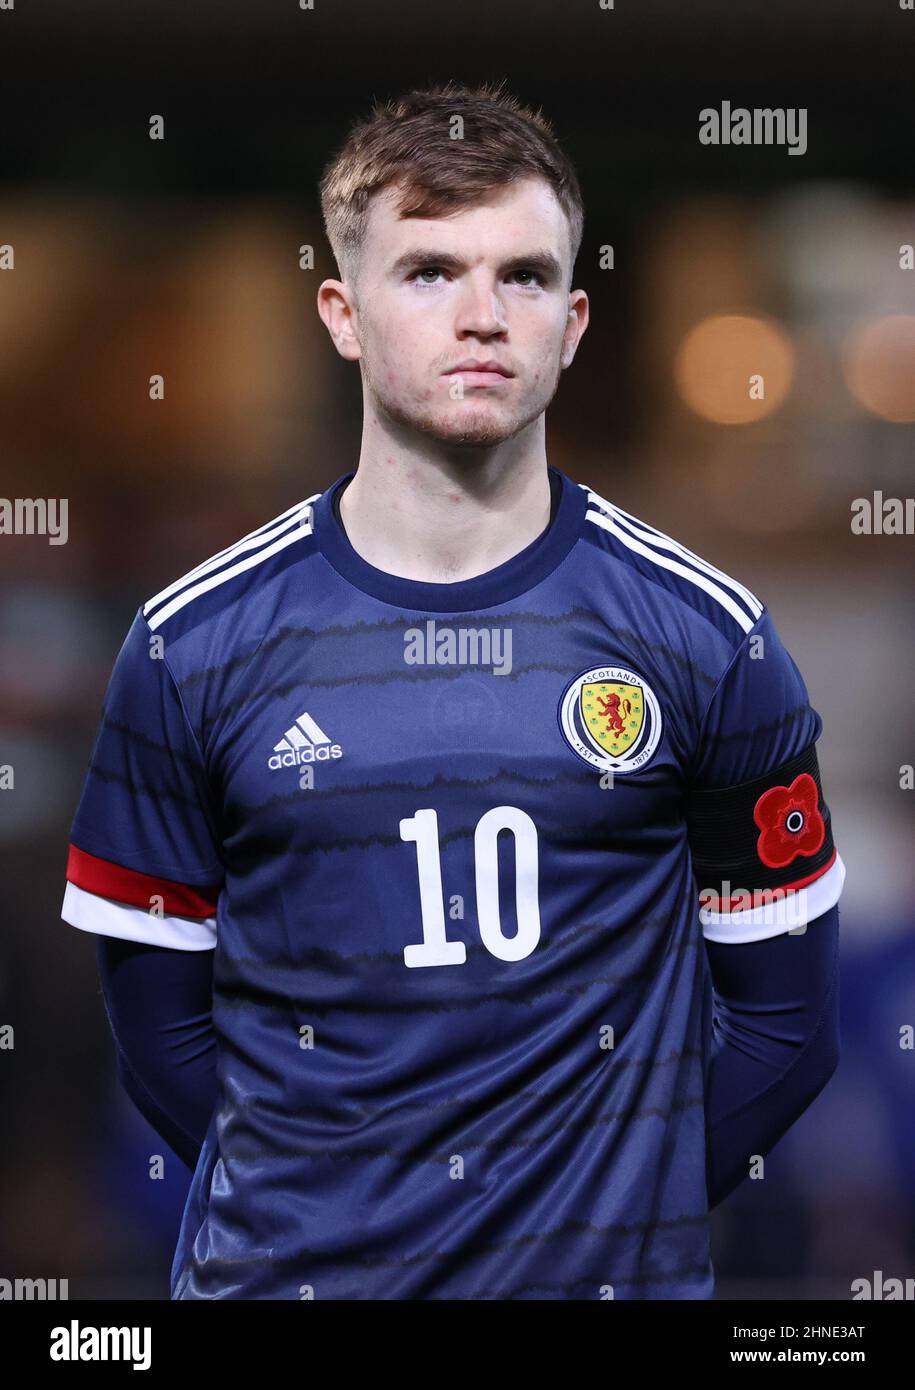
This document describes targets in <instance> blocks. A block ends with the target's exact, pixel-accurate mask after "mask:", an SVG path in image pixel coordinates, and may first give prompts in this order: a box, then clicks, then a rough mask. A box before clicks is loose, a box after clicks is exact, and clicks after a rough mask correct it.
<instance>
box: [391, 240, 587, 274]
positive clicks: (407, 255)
mask: <svg viewBox="0 0 915 1390" xmlns="http://www.w3.org/2000/svg"><path fill="white" fill-rule="evenodd" d="M429 266H440V267H441V269H442V270H451V271H460V270H466V268H467V262H466V261H463V260H461V258H460V256H455V255H453V254H452V253H451V252H449V251H434V250H427V249H426V248H422V249H414V250H412V251H404V253H403V255H401V256H398V257H397V260H396V261H395V262H394V264H393V265H392V266H391V274H392V275H399V274H400V273H401V272H402V271H404V270H410V269H413V270H419V269H420V268H422V267H429ZM499 270H500V271H501V272H502V273H503V274H504V273H505V272H506V271H510V270H537V271H539V272H540V274H541V275H542V276H543V277H544V279H550V278H551V277H552V278H554V279H557V280H560V279H562V266H561V265H560V264H559V261H558V260H557V258H556V257H555V256H554V255H553V253H552V251H531V252H530V253H529V254H528V255H521V256H512V257H511V259H510V260H507V261H505V262H504V263H503V264H502V265H500V267H499Z"/></svg>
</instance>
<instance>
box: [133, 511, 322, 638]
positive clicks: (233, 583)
mask: <svg viewBox="0 0 915 1390" xmlns="http://www.w3.org/2000/svg"><path fill="white" fill-rule="evenodd" d="M320 496H321V494H320V493H319V492H316V493H314V494H312V496H310V497H306V498H304V499H303V500H302V501H300V502H296V503H294V504H293V506H291V507H288V508H287V509H286V511H284V512H281V513H280V515H279V516H275V517H273V518H272V519H271V520H270V521H266V522H264V524H263V525H262V526H258V527H257V528H256V529H255V530H254V531H250V532H249V533H248V534H247V535H246V536H242V537H241V538H240V539H239V540H237V541H233V542H232V544H231V545H227V546H226V547H225V548H224V549H223V550H220V551H218V552H217V553H216V554H215V555H210V556H209V557H208V558H207V559H205V560H202V561H201V562H200V564H198V565H195V566H194V568H193V569H191V570H188V572H187V573H186V574H183V575H181V576H180V577H179V578H177V579H175V580H173V581H172V582H171V583H170V584H167V585H166V587H165V588H164V589H161V590H160V591H159V593H157V594H154V595H153V596H152V598H150V599H147V600H146V602H145V603H143V604H142V606H141V609H140V612H141V613H142V615H143V618H144V619H145V621H146V623H147V624H148V626H149V628H150V630H151V631H153V632H156V631H159V630H162V632H163V633H164V635H165V636H166V639H167V640H171V639H172V638H174V637H178V636H181V635H183V634H184V633H186V632H188V631H189V630H190V629H191V628H193V627H196V626H198V625H199V624H200V623H202V622H204V621H206V620H207V619H208V618H213V617H215V616H216V615H218V614H220V613H223V612H225V610H226V609H227V608H228V607H229V606H230V605H235V604H237V603H238V602H239V601H242V602H253V601H254V600H256V596H257V593H258V591H259V590H260V589H261V588H262V587H263V586H264V585H265V584H266V583H267V582H268V581H269V580H270V579H271V578H272V577H273V576H274V575H276V574H277V572H278V571H280V570H282V569H285V568H286V567H287V566H288V565H289V564H292V563H295V562H296V561H297V560H298V559H300V558H301V554H302V546H303V543H304V544H307V542H308V538H309V537H310V536H311V534H312V508H313V504H314V503H315V502H316V501H317V499H318V498H319V497H320Z"/></svg>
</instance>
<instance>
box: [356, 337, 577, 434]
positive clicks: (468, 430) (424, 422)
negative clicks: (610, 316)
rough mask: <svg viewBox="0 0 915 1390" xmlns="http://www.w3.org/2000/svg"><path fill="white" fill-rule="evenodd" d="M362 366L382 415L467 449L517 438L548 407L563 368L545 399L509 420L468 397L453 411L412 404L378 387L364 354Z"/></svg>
mask: <svg viewBox="0 0 915 1390" xmlns="http://www.w3.org/2000/svg"><path fill="white" fill-rule="evenodd" d="M362 366H363V370H364V372H365V380H366V384H367V386H368V390H369V394H370V395H371V397H372V399H373V401H374V402H375V406H376V408H377V409H378V411H379V412H380V413H381V414H382V415H384V416H386V417H387V418H388V419H389V420H392V421H393V422H394V423H395V424H397V425H400V426H402V427H403V428H404V429H408V430H413V431H415V432H416V433H418V434H422V435H425V436H426V438H428V439H433V440H435V441H436V443H439V444H446V445H451V446H454V447H458V448H468V449H483V448H492V447H493V446H495V445H498V444H503V443H505V441H506V440H508V439H512V438H514V436H515V435H516V434H520V432H521V431H522V430H523V429H525V428H526V427H527V426H528V425H529V424H531V423H532V421H534V420H536V419H537V418H538V417H539V416H540V415H542V414H543V412H544V410H546V408H547V406H548V405H549V403H550V401H551V400H552V399H553V396H554V395H555V394H556V388H557V387H558V385H559V377H560V373H561V370H562V369H561V367H560V366H559V365H558V364H557V367H556V378H555V380H554V382H553V385H552V389H551V390H550V393H549V395H548V397H547V399H546V400H545V401H543V402H542V403H541V402H538V403H537V404H536V405H529V406H528V407H527V409H524V410H521V411H519V412H518V414H516V415H515V416H513V417H512V418H509V419H506V418H505V417H504V416H502V417H501V418H500V417H498V416H496V415H494V414H493V413H492V412H491V411H489V410H474V409H473V408H471V409H468V408H467V400H466V398H465V399H464V400H463V401H462V400H455V401H454V403H453V405H454V408H453V410H449V407H448V404H443V405H442V406H439V407H438V408H436V409H432V408H428V407H427V408H424V407H422V406H412V405H409V404H407V403H405V402H403V401H400V400H397V399H395V398H394V397H391V396H386V395H384V394H383V393H382V391H380V390H379V388H378V384H377V382H376V380H375V378H374V375H373V373H372V371H371V368H370V366H369V362H368V361H367V359H366V358H365V356H363V362H362ZM471 389H472V388H471Z"/></svg>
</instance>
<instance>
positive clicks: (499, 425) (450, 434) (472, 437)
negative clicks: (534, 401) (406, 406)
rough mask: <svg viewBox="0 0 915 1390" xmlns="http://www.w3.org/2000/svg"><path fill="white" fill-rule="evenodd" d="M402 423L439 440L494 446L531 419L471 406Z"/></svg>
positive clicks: (510, 436)
mask: <svg viewBox="0 0 915 1390" xmlns="http://www.w3.org/2000/svg"><path fill="white" fill-rule="evenodd" d="M403 423H405V424H409V425H410V426H411V427H412V428H413V429H415V430H417V431H418V432H419V433H421V434H424V435H426V436H428V437H429V438H431V439H434V440H436V441H437V442H438V443H439V444H454V445H457V446H466V447H467V448H487V447H490V448H491V447H492V446H494V445H496V444H504V442H505V441H506V440H507V439H511V438H512V437H513V436H514V435H516V434H517V433H518V432H519V430H522V429H524V427H525V425H526V424H528V423H529V422H528V421H527V420H526V419H515V418H511V419H506V418H505V417H504V416H503V415H500V414H499V413H498V412H497V411H494V410H486V409H484V410H480V409H474V408H470V409H469V410H468V409H464V410H459V411H451V412H448V413H436V414H435V415H429V416H421V415H417V416H414V417H413V418H412V419H410V420H405V421H404V422H403Z"/></svg>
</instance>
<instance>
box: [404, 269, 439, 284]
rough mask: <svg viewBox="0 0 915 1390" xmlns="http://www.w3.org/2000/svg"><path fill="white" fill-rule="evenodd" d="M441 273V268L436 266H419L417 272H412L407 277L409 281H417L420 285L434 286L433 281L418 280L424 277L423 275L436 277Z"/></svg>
mask: <svg viewBox="0 0 915 1390" xmlns="http://www.w3.org/2000/svg"><path fill="white" fill-rule="evenodd" d="M441 273H442V270H441V267H440V266H437V265H424V266H420V268H419V269H418V270H414V271H413V273H412V274H411V275H410V276H409V279H410V280H418V281H419V284H421V285H434V284H435V281H434V280H424V279H422V278H420V277H422V276H424V275H435V276H438V275H441Z"/></svg>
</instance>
